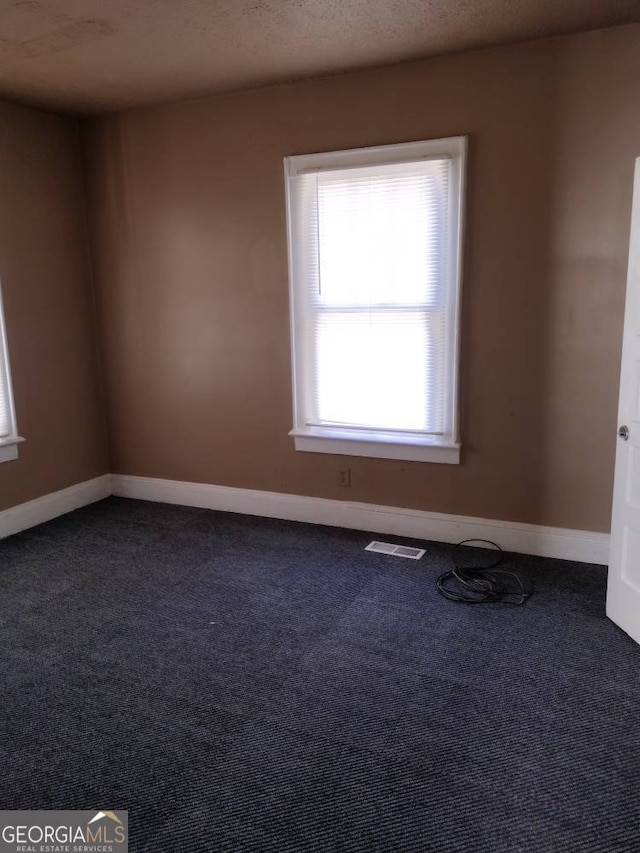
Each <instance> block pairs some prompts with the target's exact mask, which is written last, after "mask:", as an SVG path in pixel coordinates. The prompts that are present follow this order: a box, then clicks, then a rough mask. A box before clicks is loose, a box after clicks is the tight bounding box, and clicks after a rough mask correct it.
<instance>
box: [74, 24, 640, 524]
mask: <svg viewBox="0 0 640 853" xmlns="http://www.w3.org/2000/svg"><path fill="white" fill-rule="evenodd" d="M639 103H640V27H637V26H634V27H626V28H620V29H615V30H608V31H600V32H596V33H592V34H587V35H580V36H574V37H566V38H561V39H556V40H550V41H541V42H536V43H532V44H528V45H522V46H516V47H510V48H503V49H496V50H489V51H482V52H475V53H468V54H461V55H456V56H452V57H447V58H439V59H435V60H430V61H424V62H418V63H412V64H407V65H402V66H396V67H392V68H385V69H380V70H376V71H371V72H366V73H357V74H350V75H344V76H342V77H335V78H330V79H324V80H316V81H306V82H302V83H299V84H296V85H291V86H283V87H279V88H273V89H266V90H262V91H256V92H252V93H244V94H237V95H233V96H228V97H220V98H212V99H208V100H202V101H197V102H191V103H186V104H182V105H173V106H167V107H163V108H156V109H149V110H139V111H135V112H130V113H123V114H121V115H119V116H115V117H110V118H105V119H100V120H96V121H94V122H93V123H92V124H90V125H89V126H88V127H87V129H86V137H85V143H86V148H87V152H88V162H89V167H88V174H89V179H90V186H91V194H90V195H91V214H92V234H93V246H94V257H95V261H96V266H95V268H96V271H97V288H98V302H99V314H100V329H101V339H102V343H103V352H104V364H105V373H106V397H107V410H108V412H109V429H110V438H111V449H112V459H113V470H114V471H116V472H119V473H127V474H137V475H144V476H149V477H165V478H173V479H180V480H189V481H198V482H209V483H217V484H225V485H233V486H239V487H245V488H253V489H266V490H274V491H282V492H289V493H299V494H306V495H315V496H322V497H328V498H337V499H349V500H359V501H367V502H372V503H379V504H388V505H395V506H403V507H413V508H419V509H425V510H431V511H438V512H446V513H462V514H469V515H475V516H483V517H491V518H500V519H510V520H517V521H524V522H531V523H539V524H550V525H558V526H565V527H573V528H583V529H589V530H607V529H608V526H609V513H610V502H611V487H612V477H613V460H614V451H615V426H616V405H617V402H616V401H617V383H618V367H619V352H620V340H621V327H622V313H623V296H624V283H625V269H626V257H627V243H628V227H629V214H630V204H631V180H632V173H633V160H634V157H635V156H636V155H639V154H640V110H639V109H638V104H639ZM453 134H468V135H469V136H470V144H471V149H470V154H471V156H470V173H469V205H468V219H467V233H468V239H467V245H466V251H465V270H466V272H465V276H464V303H463V315H464V319H463V335H464V338H463V355H462V411H463V418H462V437H463V442H464V456H463V464H461V465H460V466H459V467H451V466H446V465H437V464H425V463H400V462H394V461H385V460H368V459H361V458H354V459H352V460H350V463H349V464H350V465H351V468H352V487H351V488H350V489H345V488H340V487H339V486H338V469H339V467H340V466H341V465H344V464H345V462H346V461H347V460H346V458H345V457H337V456H328V455H315V454H308V453H296V452H295V451H294V450H293V443H292V440H291V439H290V438H288V436H287V432H288V430H289V428H290V426H291V392H290V374H289V363H290V362H289V337H288V322H289V321H288V304H287V266H286V237H285V208H284V194H283V177H282V158H283V156H284V155H287V154H300V153H304V152H311V151H324V150H333V149H340V148H350V147H355V146H365V145H379V144H384V143H392V142H404V141H408V140H413V139H422V138H430V137H439V136H447V135H453Z"/></svg>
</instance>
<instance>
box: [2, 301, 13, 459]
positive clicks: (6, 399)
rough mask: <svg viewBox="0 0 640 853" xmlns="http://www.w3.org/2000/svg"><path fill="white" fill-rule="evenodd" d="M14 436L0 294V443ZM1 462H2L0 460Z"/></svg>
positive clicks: (7, 356) (7, 358) (7, 357)
mask: <svg viewBox="0 0 640 853" xmlns="http://www.w3.org/2000/svg"><path fill="white" fill-rule="evenodd" d="M14 435H15V418H14V414H13V400H12V396H11V378H10V375H9V355H8V352H7V338H6V334H5V327H4V313H3V308H2V293H1V292H0V442H1V441H2V440H3V439H5V440H6V439H8V438H11V437H12V436H14ZM0 461H2V460H0Z"/></svg>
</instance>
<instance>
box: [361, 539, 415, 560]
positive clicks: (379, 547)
mask: <svg viewBox="0 0 640 853" xmlns="http://www.w3.org/2000/svg"><path fill="white" fill-rule="evenodd" d="M364 550H365V551H375V552H376V554H388V555H389V556H390V557H406V559H407V560H419V559H420V557H422V555H423V554H424V549H422V548H411V547H410V546H409V545H393V544H392V543H391V542H369V544H368V545H367V547H366V548H365V549H364Z"/></svg>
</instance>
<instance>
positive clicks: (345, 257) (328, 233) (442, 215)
mask: <svg viewBox="0 0 640 853" xmlns="http://www.w3.org/2000/svg"><path fill="white" fill-rule="evenodd" d="M465 154H466V140H465V138H464V137H456V138H451V139H439V140H433V141H429V142H411V143H408V144H404V145H391V146H383V147H377V148H362V149H356V150H352V151H337V152H332V153H327V154H312V155H303V156H296V157H287V158H285V177H286V185H287V215H288V237H289V277H290V297H291V334H292V361H293V392H294V393H293V396H294V426H293V429H292V430H291V433H290V435H292V436H293V437H294V441H295V447H296V449H297V450H305V451H311V452H316V453H337V454H345V455H352V456H374V457H383V458H389V459H412V460H419V461H432V462H449V463H457V462H458V461H459V454H460V444H459V440H458V418H457V374H458V370H457V360H458V358H457V352H458V326H459V301H460V299H459V296H460V255H461V233H462V204H463V188H464V169H465Z"/></svg>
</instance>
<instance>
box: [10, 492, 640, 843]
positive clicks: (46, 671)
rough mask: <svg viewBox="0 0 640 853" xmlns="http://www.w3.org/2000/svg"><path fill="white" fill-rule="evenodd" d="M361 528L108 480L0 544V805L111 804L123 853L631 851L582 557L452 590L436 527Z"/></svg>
mask: <svg viewBox="0 0 640 853" xmlns="http://www.w3.org/2000/svg"><path fill="white" fill-rule="evenodd" d="M371 538H372V537H370V536H368V535H367V534H364V533H358V532H353V531H344V530H334V529H329V528H322V527H313V526H311V525H302V524H293V523H287V522H280V521H272V520H265V519H257V518H250V517H244V516H239V515H230V514H223V513H213V512H207V511H205V510H193V509H186V508H182V507H171V506H165V505H160V504H148V503H143V502H135V501H126V500H122V499H117V498H111V499H109V500H107V501H103V502H101V503H99V504H95V505H94V506H91V507H87V508H86V509H83V510H80V511H78V512H76V513H73V514H71V515H68V516H66V517H64V518H61V519H58V520H56V521H54V522H51V523H49V524H46V525H43V526H41V527H39V528H35V529H33V530H31V531H28V532H26V533H24V534H21V535H19V536H14V537H12V538H10V539H6V540H4V541H3V542H2V543H0V662H1V673H2V675H1V678H2V681H1V688H2V693H1V700H0V702H1V709H2V716H1V720H0V808H5V809H35V808H49V809H54V808H55V809H66V808H81V809H89V808H92V809H97V808H113V809H128V810H129V826H130V830H131V846H130V849H131V850H132V851H134V853H142V851H149V853H151V851H153V853H165V851H166V853H173V851H188V853H200V851H202V853H205V852H206V853H211V851H256V853H258V851H260V853H262V851H267V852H268V853H271V851H273V853H287V851H362V853H376V851H380V853H383V851H419V852H420V853H429V851H474V853H515V851H527V852H528V851H536V853H537V851H550V853H555V851H558V852H559V851H563V853H564V852H565V851H566V853H582V851H585V852H586V853H596V851H598V853H599V852H600V851H601V853H617V852H618V851H640V722H639V719H640V679H639V676H638V667H639V663H640V648H638V647H637V646H636V645H635V644H634V643H633V642H632V641H631V640H630V639H629V638H628V637H627V636H626V635H625V634H623V633H622V632H621V631H620V630H619V629H618V628H616V627H615V626H614V625H613V624H612V623H610V622H609V621H607V619H606V618H605V615H604V597H605V583H606V573H605V570H604V568H602V567H598V566H585V565H580V564H573V563H567V562H561V561H554V560H544V559H539V558H533V557H520V556H518V557H511V558H509V559H508V561H507V563H508V565H510V566H511V567H513V568H515V569H516V570H520V571H523V572H526V573H527V574H528V576H529V577H530V578H531V580H532V581H533V583H534V586H535V595H534V597H533V598H532V599H531V600H530V601H529V603H528V604H526V605H525V606H524V607H521V608H508V607H501V606H498V605H488V606H481V607H475V608H474V607H465V606H461V605H456V604H452V603H450V602H447V601H445V600H444V599H443V598H441V597H439V596H438V594H437V592H436V589H435V580H436V577H437V575H438V574H439V573H440V572H441V571H443V570H444V569H445V568H448V567H449V566H450V561H449V553H450V549H449V547H448V546H445V545H438V544H429V545H426V546H425V547H426V548H427V553H426V555H425V557H423V559H422V560H421V561H419V562H412V561H409V560H401V559H398V558H392V557H386V556H383V555H378V554H372V553H370V552H365V551H364V550H363V548H364V546H365V545H366V544H367V542H368V541H369V540H370V539H371ZM376 538H380V537H376ZM384 538H389V537H384Z"/></svg>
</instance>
